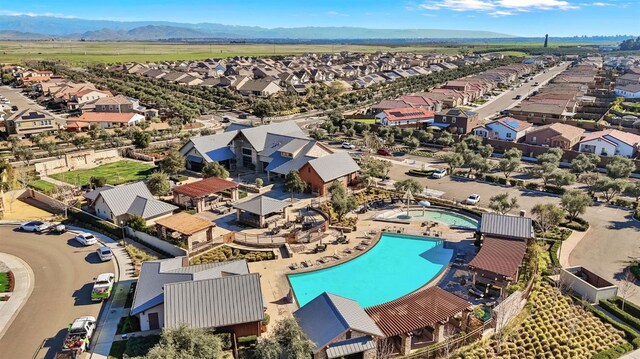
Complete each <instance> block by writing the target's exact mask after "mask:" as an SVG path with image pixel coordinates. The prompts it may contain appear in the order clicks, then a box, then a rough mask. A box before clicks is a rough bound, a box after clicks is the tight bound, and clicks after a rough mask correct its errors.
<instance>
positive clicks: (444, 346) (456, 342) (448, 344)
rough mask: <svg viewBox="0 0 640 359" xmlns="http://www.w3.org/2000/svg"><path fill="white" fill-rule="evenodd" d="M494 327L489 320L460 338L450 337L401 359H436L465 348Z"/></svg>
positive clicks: (491, 320) (492, 322)
mask: <svg viewBox="0 0 640 359" xmlns="http://www.w3.org/2000/svg"><path fill="white" fill-rule="evenodd" d="M493 327H494V321H493V319H490V320H488V321H486V322H485V323H483V324H482V326H480V327H478V328H476V329H474V330H472V331H470V332H469V333H466V334H464V335H462V336H456V337H452V338H449V339H446V340H444V341H442V342H439V343H435V344H433V345H431V346H428V347H425V348H424V349H420V350H418V351H416V352H414V353H411V354H409V355H407V356H404V357H402V358H404V359H417V358H420V359H435V358H438V357H440V356H442V355H444V354H446V352H447V351H449V352H453V351H454V350H455V349H457V348H460V347H462V346H465V345H467V344H469V343H471V342H473V341H475V340H477V339H480V338H481V337H482V333H484V331H485V330H487V329H490V328H493Z"/></svg>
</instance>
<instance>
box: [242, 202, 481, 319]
mask: <svg viewBox="0 0 640 359" xmlns="http://www.w3.org/2000/svg"><path fill="white" fill-rule="evenodd" d="M375 215H376V213H367V214H361V215H358V217H359V221H358V230H357V231H356V232H352V233H346V234H345V235H346V237H347V238H348V239H349V241H350V243H349V244H339V243H337V242H335V237H327V240H323V243H325V244H327V250H326V251H324V252H321V253H314V252H313V250H314V248H315V245H316V243H311V244H306V245H293V246H292V247H293V250H294V253H295V254H294V255H293V257H291V258H281V259H277V260H271V261H261V262H251V263H249V270H250V271H251V272H252V273H260V275H261V285H262V295H263V297H264V298H265V301H266V306H267V313H268V314H269V316H270V317H271V323H273V322H275V321H278V320H279V319H281V318H284V317H289V316H291V313H293V312H294V311H296V310H297V309H298V306H297V304H296V303H294V302H292V301H291V300H289V298H292V297H294V295H293V290H292V289H291V286H290V285H289V281H288V279H287V274H293V273H303V272H309V271H313V270H317V269H322V268H327V267H331V266H334V265H338V264H340V263H344V262H346V261H349V260H351V259H353V258H356V257H357V256H360V255H362V254H364V253H366V252H367V250H369V249H370V248H372V247H373V246H375V244H376V243H377V241H378V240H379V238H380V235H379V234H380V233H381V232H382V230H383V229H387V230H389V231H390V232H392V233H395V232H396V231H393V229H395V230H398V229H401V230H404V233H403V234H407V235H422V234H423V233H424V232H425V227H422V226H421V224H422V223H421V222H414V223H409V224H402V225H390V224H389V223H384V222H376V221H374V220H373V218H374V217H375ZM372 231H373V232H376V235H374V236H373V238H371V243H370V245H368V246H365V249H364V250H363V251H358V250H354V251H353V253H352V254H348V255H345V256H344V257H342V258H341V259H339V260H332V261H330V262H328V263H325V264H319V263H318V262H317V260H318V259H320V258H322V257H327V256H332V255H333V254H334V253H342V252H343V251H344V250H345V249H347V248H353V247H355V246H356V245H358V244H360V242H361V241H363V240H365V238H364V234H365V233H366V232H372ZM432 231H438V232H440V233H441V237H440V238H441V239H444V240H445V243H446V244H445V246H446V248H453V249H454V258H455V255H456V253H457V252H458V250H459V249H457V248H458V247H459V245H458V244H456V243H459V242H463V241H468V240H469V237H470V235H471V234H470V233H469V231H464V230H455V229H450V228H449V227H447V226H444V225H438V226H436V227H435V228H433V229H432ZM328 233H331V232H328ZM335 234H337V232H335ZM474 248H475V247H474ZM303 261H311V262H312V264H313V266H312V267H309V268H304V267H301V268H299V269H296V270H291V269H290V268H289V266H291V265H292V264H294V263H298V264H300V262H303ZM450 268H451V265H450V264H449V265H447V266H446V267H445V269H444V270H443V271H441V272H440V273H439V275H438V276H437V277H436V278H435V279H434V280H432V281H430V282H429V283H427V284H425V286H423V287H421V288H420V289H418V290H422V289H425V288H428V287H430V286H434V285H438V284H439V283H440V281H441V280H442V279H443V278H446V277H447V276H448V275H449V273H450V272H451V271H450ZM272 327H273V326H272V325H269V326H268V328H267V331H270V329H271V328H272Z"/></svg>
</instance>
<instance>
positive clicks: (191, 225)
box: [156, 212, 215, 236]
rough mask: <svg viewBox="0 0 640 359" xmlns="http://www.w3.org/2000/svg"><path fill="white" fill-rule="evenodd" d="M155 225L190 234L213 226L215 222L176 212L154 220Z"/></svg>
mask: <svg viewBox="0 0 640 359" xmlns="http://www.w3.org/2000/svg"><path fill="white" fill-rule="evenodd" d="M156 225H159V226H163V227H166V228H169V229H171V230H172V231H175V232H179V233H182V234H184V235H187V236H190V235H192V234H194V233H197V232H200V231H203V230H205V229H207V228H211V227H215V224H214V223H212V222H209V221H207V220H206V219H204V218H200V217H197V216H194V215H192V214H189V213H187V212H180V213H176V214H174V215H172V216H169V217H166V218H162V219H160V220H158V221H156Z"/></svg>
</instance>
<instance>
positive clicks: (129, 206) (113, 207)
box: [85, 181, 178, 225]
mask: <svg viewBox="0 0 640 359" xmlns="http://www.w3.org/2000/svg"><path fill="white" fill-rule="evenodd" d="M92 192H97V195H95V196H94V195H93V193H92ZM92 192H89V193H87V194H86V195H85V198H89V199H90V198H95V199H94V200H93V201H91V203H90V207H91V208H93V210H94V211H95V214H96V216H98V217H100V218H102V219H106V220H108V221H111V222H113V223H115V224H117V225H123V224H126V223H127V222H128V221H129V219H130V217H131V216H133V215H138V216H140V217H142V218H144V219H145V220H146V221H147V223H148V224H151V223H153V222H154V221H157V220H158V219H161V218H164V217H168V216H170V215H171V214H173V211H175V210H176V209H178V207H176V206H174V205H171V204H168V203H166V202H162V201H159V200H157V199H155V198H154V197H153V195H152V194H151V192H149V189H148V188H147V185H146V184H144V182H142V181H140V182H135V183H131V184H125V185H122V186H117V187H112V188H108V187H102V188H99V189H96V190H94V191H92Z"/></svg>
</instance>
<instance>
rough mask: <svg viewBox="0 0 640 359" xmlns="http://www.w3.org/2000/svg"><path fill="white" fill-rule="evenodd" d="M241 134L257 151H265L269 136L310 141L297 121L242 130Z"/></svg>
mask: <svg viewBox="0 0 640 359" xmlns="http://www.w3.org/2000/svg"><path fill="white" fill-rule="evenodd" d="M240 132H241V133H242V134H243V135H244V136H245V137H246V139H247V140H248V141H249V143H251V146H252V147H253V148H254V149H255V150H256V151H257V152H262V150H264V146H265V142H266V138H267V134H268V133H271V134H276V135H286V136H291V137H297V138H304V139H308V138H309V137H308V136H307V135H305V133H304V132H303V131H302V129H300V127H299V126H298V124H297V123H296V122H295V121H284V122H277V123H272V124H269V125H262V126H256V127H248V128H245V129H241V130H240Z"/></svg>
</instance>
